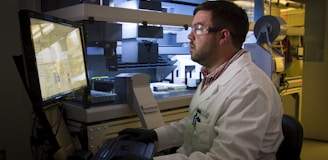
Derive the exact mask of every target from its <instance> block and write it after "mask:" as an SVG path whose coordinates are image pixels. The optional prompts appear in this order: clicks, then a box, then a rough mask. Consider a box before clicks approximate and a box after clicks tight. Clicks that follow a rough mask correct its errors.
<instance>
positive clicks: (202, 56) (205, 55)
mask: <svg viewBox="0 0 328 160" xmlns="http://www.w3.org/2000/svg"><path fill="white" fill-rule="evenodd" d="M203 46H206V47H196V46H195V45H194V44H192V43H190V53H191V60H193V61H194V62H196V63H198V64H201V65H203V66H207V63H208V61H212V60H211V57H212V56H211V55H212V54H213V53H212V52H213V49H212V46H211V44H207V45H203Z"/></svg>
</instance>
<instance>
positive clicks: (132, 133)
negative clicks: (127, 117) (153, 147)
mask: <svg viewBox="0 0 328 160" xmlns="http://www.w3.org/2000/svg"><path fill="white" fill-rule="evenodd" d="M118 134H119V136H121V137H122V138H123V139H129V140H134V141H140V142H145V143H150V142H154V141H157V140H158V138H157V134H156V132H155V131H154V130H148V129H142V128H127V129H124V130H122V131H120V132H119V133H118Z"/></svg>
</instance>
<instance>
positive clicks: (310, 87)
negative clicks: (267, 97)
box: [302, 0, 328, 140]
mask: <svg viewBox="0 0 328 160" xmlns="http://www.w3.org/2000/svg"><path fill="white" fill-rule="evenodd" d="M327 7H328V2H327V1H325V0H319V1H311V3H306V11H305V14H306V15H305V36H304V42H305V58H304V66H303V113H302V123H303V127H304V133H305V137H306V138H311V139H319V140H328V123H327V120H328V118H327V115H328V103H327V91H328V84H327V82H328V69H327V68H328V49H327V46H328V39H327V38H328V29H327V26H328V24H327V23H328V21H327V18H328V12H327V10H326V9H325V8H327ZM313 17H315V18H313Z"/></svg>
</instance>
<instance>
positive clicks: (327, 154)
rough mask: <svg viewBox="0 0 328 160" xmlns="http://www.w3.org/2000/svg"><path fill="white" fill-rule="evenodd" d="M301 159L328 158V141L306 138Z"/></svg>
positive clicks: (316, 159)
mask: <svg viewBox="0 0 328 160" xmlns="http://www.w3.org/2000/svg"><path fill="white" fill-rule="evenodd" d="M301 160H328V142H322V141H314V140H308V139H305V140H304V141H303V147H302V152H301Z"/></svg>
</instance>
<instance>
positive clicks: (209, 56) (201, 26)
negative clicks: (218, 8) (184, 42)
mask: <svg viewBox="0 0 328 160" xmlns="http://www.w3.org/2000/svg"><path fill="white" fill-rule="evenodd" d="M192 27H193V30H192V31H191V32H190V34H189V35H188V39H189V40H190V53H191V59H192V60H193V61H195V62H197V63H199V64H201V65H204V66H207V67H208V66H209V65H212V63H213V61H214V60H215V57H214V56H215V52H214V49H215V48H216V42H217V40H216V33H213V32H211V33H207V28H208V27H213V24H212V22H211V12H210V11H198V12H197V14H196V15H195V16H194V18H193V21H192ZM201 30H202V31H201ZM197 32H198V33H197Z"/></svg>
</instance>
